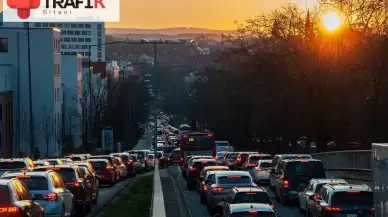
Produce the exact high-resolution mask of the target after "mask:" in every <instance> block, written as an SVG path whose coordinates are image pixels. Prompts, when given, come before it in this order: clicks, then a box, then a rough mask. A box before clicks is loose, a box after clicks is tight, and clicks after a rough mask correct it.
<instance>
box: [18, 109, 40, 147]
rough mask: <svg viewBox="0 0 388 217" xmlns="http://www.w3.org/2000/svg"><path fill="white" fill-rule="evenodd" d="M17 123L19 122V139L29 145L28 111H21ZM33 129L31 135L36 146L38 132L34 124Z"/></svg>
mask: <svg viewBox="0 0 388 217" xmlns="http://www.w3.org/2000/svg"><path fill="white" fill-rule="evenodd" d="M19 122H20V123H19V126H20V130H19V133H20V139H21V140H23V141H24V142H25V143H26V144H31V135H30V125H29V123H30V117H29V113H28V110H23V111H21V114H20V118H19ZM33 129H34V132H33V133H34V138H35V144H37V143H36V141H37V138H38V137H39V133H40V131H39V130H38V129H37V127H36V123H34V126H33ZM30 148H32V147H30ZM19 151H21V150H19ZM33 151H34V150H30V152H31V153H32V152H33Z"/></svg>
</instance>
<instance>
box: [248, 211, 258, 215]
mask: <svg viewBox="0 0 388 217" xmlns="http://www.w3.org/2000/svg"><path fill="white" fill-rule="evenodd" d="M248 213H249V214H256V213H257V211H256V210H249V211H248Z"/></svg>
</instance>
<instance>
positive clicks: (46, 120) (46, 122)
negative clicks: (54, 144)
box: [38, 107, 58, 156]
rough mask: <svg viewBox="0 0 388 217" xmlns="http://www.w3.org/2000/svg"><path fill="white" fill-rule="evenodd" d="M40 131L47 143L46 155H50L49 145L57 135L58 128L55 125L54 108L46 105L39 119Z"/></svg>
mask: <svg viewBox="0 0 388 217" xmlns="http://www.w3.org/2000/svg"><path fill="white" fill-rule="evenodd" d="M38 129H39V131H40V134H41V136H42V137H43V139H44V142H45V143H46V156H49V146H50V142H51V139H52V138H53V137H54V136H55V135H57V132H58V129H57V128H55V127H54V112H53V110H52V109H48V108H47V107H44V108H43V109H42V113H41V116H40V120H39V128H38Z"/></svg>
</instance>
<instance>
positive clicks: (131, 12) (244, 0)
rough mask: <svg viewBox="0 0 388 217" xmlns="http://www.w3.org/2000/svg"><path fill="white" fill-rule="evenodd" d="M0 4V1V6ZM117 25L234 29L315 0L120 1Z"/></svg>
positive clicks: (309, 3) (112, 24) (0, 0)
mask: <svg viewBox="0 0 388 217" xmlns="http://www.w3.org/2000/svg"><path fill="white" fill-rule="evenodd" d="M3 1H6V0H0V5H1V6H2V4H3ZM105 1H106V0H105ZM120 1H121V8H120V9H121V11H120V22H119V23H107V24H106V27H108V28H140V29H159V28H168V27H199V28H207V29H218V30H232V29H235V24H234V21H235V20H237V21H239V22H243V21H244V20H246V19H249V18H251V17H254V16H255V15H259V14H260V13H262V12H265V11H268V10H271V9H274V8H278V7H280V6H281V5H284V4H287V3H290V2H294V3H297V4H298V5H300V6H301V7H306V6H308V5H311V4H312V3H311V2H313V1H315V0H195V1H193V0H137V1H133V0H120Z"/></svg>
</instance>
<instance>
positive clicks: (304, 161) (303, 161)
mask: <svg viewBox="0 0 388 217" xmlns="http://www.w3.org/2000/svg"><path fill="white" fill-rule="evenodd" d="M300 162H302V163H307V162H309V161H308V160H301V161H300Z"/></svg>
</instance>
